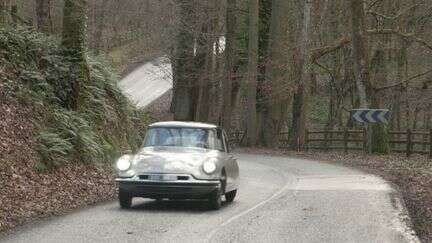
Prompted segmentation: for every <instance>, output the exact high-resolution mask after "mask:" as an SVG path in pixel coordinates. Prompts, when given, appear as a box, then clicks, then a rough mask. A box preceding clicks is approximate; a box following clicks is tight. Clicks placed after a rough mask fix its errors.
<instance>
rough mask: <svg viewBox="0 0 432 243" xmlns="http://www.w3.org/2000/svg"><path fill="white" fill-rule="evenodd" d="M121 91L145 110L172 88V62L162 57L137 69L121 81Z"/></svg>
mask: <svg viewBox="0 0 432 243" xmlns="http://www.w3.org/2000/svg"><path fill="white" fill-rule="evenodd" d="M119 86H120V89H121V90H122V91H123V93H125V94H126V96H128V97H129V98H130V100H131V101H132V102H133V103H134V104H136V105H137V106H138V107H140V108H143V107H146V106H147V105H149V104H150V103H151V102H153V101H154V100H156V99H157V98H159V97H160V96H162V95H163V94H164V93H165V92H167V91H168V90H170V89H171V88H172V72H171V64H170V61H169V60H168V59H167V58H165V57H160V58H157V59H155V60H154V61H152V62H148V63H146V64H144V65H142V66H141V67H139V68H137V69H135V70H134V71H133V72H132V73H130V74H129V75H128V76H126V77H125V78H124V79H123V80H121V82H120V84H119Z"/></svg>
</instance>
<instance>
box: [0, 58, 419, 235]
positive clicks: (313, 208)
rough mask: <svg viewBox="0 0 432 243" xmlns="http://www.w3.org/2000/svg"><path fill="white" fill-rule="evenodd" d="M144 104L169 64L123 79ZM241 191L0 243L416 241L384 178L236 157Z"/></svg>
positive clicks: (110, 211) (65, 221) (87, 213)
mask: <svg viewBox="0 0 432 243" xmlns="http://www.w3.org/2000/svg"><path fill="white" fill-rule="evenodd" d="M120 86H121V87H122V90H123V91H124V92H125V93H127V94H128V95H129V96H130V97H131V99H132V100H133V101H134V102H135V103H136V104H137V105H138V106H140V107H144V106H146V105H148V104H149V103H151V102H152V101H153V100H155V99H156V98H158V97H160V96H161V95H162V94H163V93H165V92H166V91H167V90H169V89H170V88H171V86H172V82H171V76H170V71H169V63H168V62H166V60H164V59H157V60H156V61H155V62H152V63H147V64H145V65H143V66H142V67H140V68H138V69H137V70H136V71H134V72H133V73H132V74H130V75H129V76H128V77H126V78H125V79H124V80H122V82H121V83H120ZM237 157H238V158H239V165H240V172H241V185H240V191H239V196H238V198H237V199H236V201H234V203H232V204H225V205H224V207H223V208H222V209H221V210H220V211H208V210H207V209H206V205H205V204H204V203H203V202H199V201H162V202H156V201H153V200H143V199H136V200H135V199H134V207H133V209H131V210H121V209H120V208H119V206H118V204H117V202H111V203H107V204H104V205H100V206H94V207H89V208H87V209H83V210H80V211H77V212H75V213H72V214H69V215H66V216H62V217H54V218H51V219H47V220H43V221H39V222H36V223H33V224H31V225H27V226H24V227H22V228H20V229H18V230H17V231H16V232H13V233H12V234H10V235H8V236H6V237H3V238H0V241H1V242H43V243H45V242H46V243H49V242H53V243H54V242H55V243H57V242H344V243H345V242H380V243H381V242H417V241H418V240H417V238H416V237H414V236H413V235H412V234H411V231H410V230H409V227H408V226H407V225H406V221H407V220H405V218H404V217H405V216H404V213H403V211H404V210H403V207H402V206H401V203H400V202H399V199H398V197H397V193H396V192H395V191H394V190H393V189H392V188H391V187H390V186H389V185H388V184H387V183H386V182H385V181H383V180H381V179H379V178H377V177H374V176H371V175H367V174H363V173H361V172H358V171H355V170H351V169H348V168H344V167H339V166H335V165H330V164H326V163H320V162H314V161H307V160H300V159H294V158H282V157H269V156H259V155H245V154H239V155H237Z"/></svg>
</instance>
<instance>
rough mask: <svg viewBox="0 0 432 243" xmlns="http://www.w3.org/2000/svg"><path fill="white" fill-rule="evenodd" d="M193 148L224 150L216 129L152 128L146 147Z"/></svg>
mask: <svg viewBox="0 0 432 243" xmlns="http://www.w3.org/2000/svg"><path fill="white" fill-rule="evenodd" d="M157 146H170V147H192V148H204V149H213V150H222V148H223V145H222V139H221V136H220V135H218V134H217V132H216V130H215V129H200V128H165V127H163V128H162V127H158V128H150V129H149V130H148V131H147V135H146V138H145V140H144V147H157Z"/></svg>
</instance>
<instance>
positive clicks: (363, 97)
mask: <svg viewBox="0 0 432 243" xmlns="http://www.w3.org/2000/svg"><path fill="white" fill-rule="evenodd" d="M350 1H351V2H350V6H351V16H352V17H351V18H352V43H353V49H354V59H355V60H354V71H355V76H356V85H357V92H358V96H359V98H360V106H361V108H369V100H368V96H367V92H368V91H370V89H371V85H370V80H369V54H368V51H369V49H368V37H367V33H366V21H365V11H364V6H363V0H350Z"/></svg>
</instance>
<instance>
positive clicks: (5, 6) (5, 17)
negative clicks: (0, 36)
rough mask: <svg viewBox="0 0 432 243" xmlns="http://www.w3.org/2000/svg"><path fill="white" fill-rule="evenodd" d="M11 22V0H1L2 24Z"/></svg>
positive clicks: (0, 21) (0, 14) (0, 20)
mask: <svg viewBox="0 0 432 243" xmlns="http://www.w3.org/2000/svg"><path fill="white" fill-rule="evenodd" d="M9 22H10V0H0V26H5V25H7V24H8V23H9Z"/></svg>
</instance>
